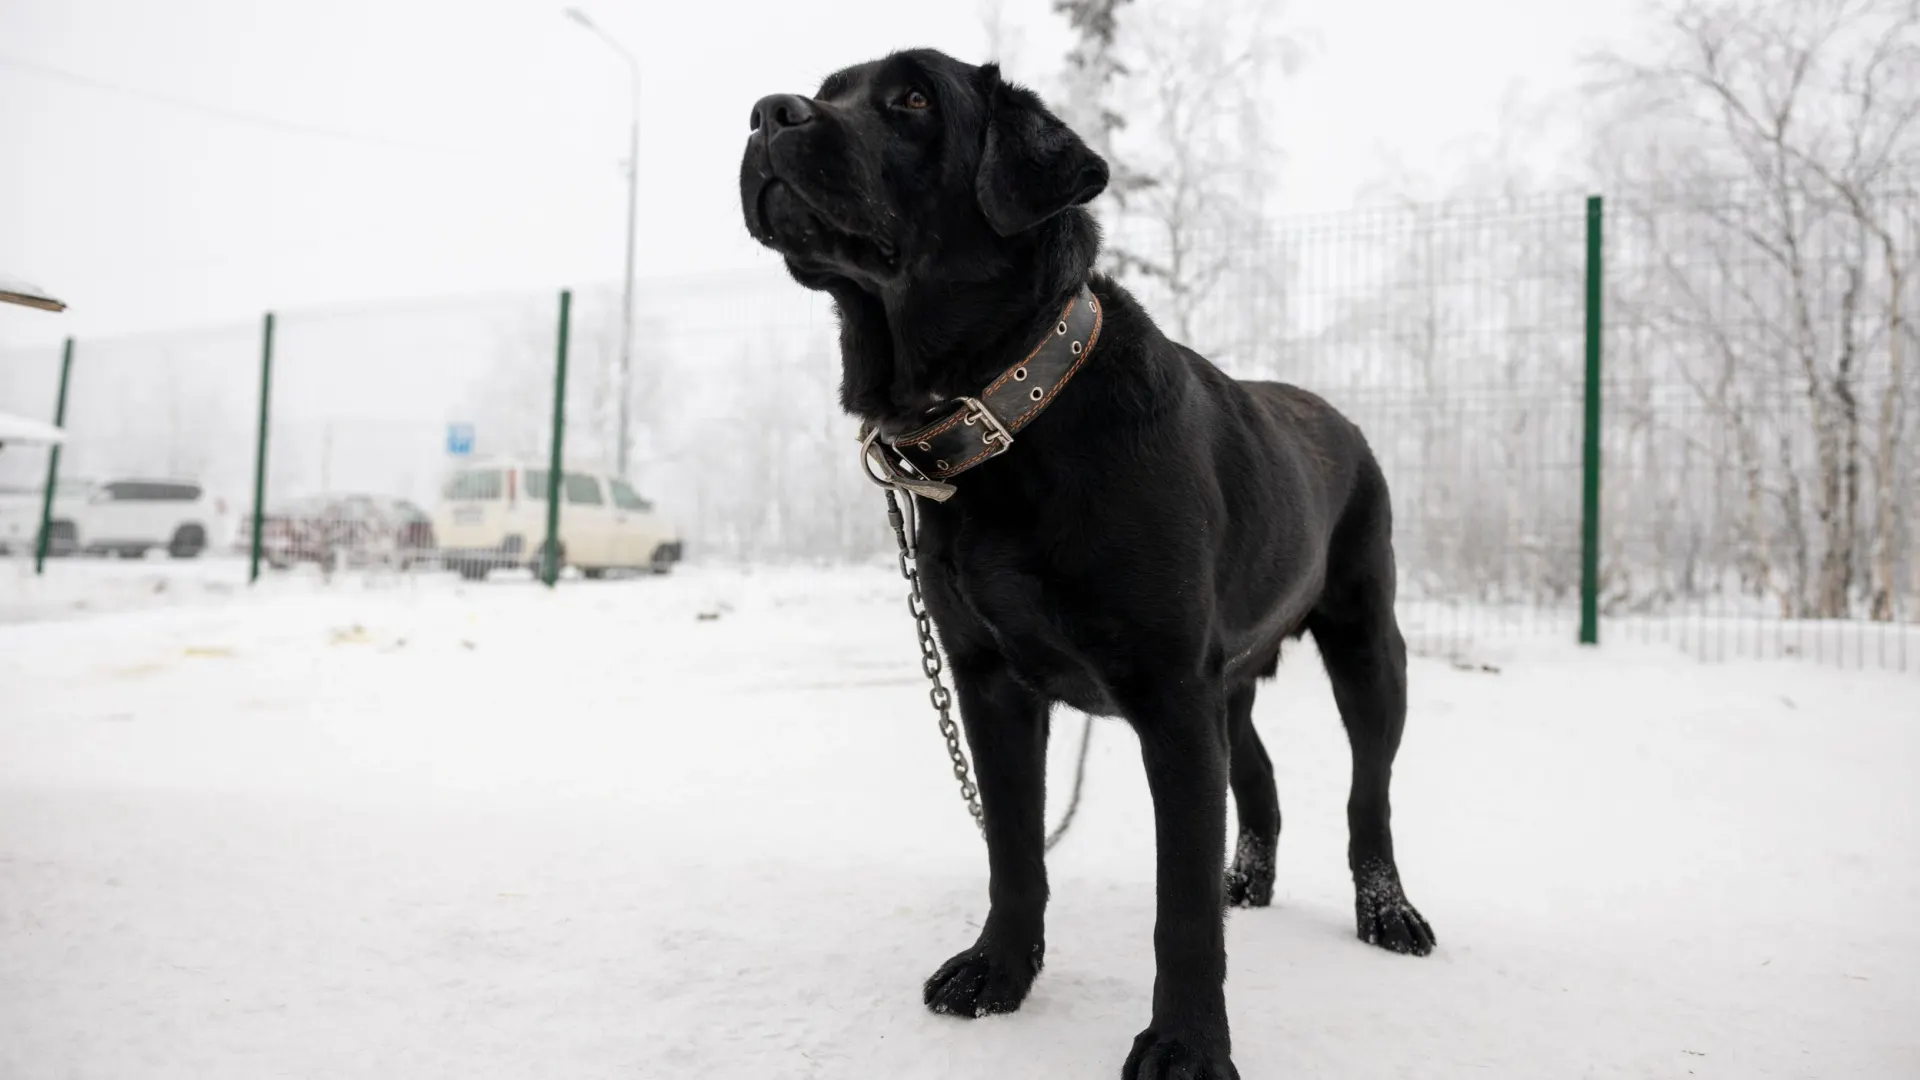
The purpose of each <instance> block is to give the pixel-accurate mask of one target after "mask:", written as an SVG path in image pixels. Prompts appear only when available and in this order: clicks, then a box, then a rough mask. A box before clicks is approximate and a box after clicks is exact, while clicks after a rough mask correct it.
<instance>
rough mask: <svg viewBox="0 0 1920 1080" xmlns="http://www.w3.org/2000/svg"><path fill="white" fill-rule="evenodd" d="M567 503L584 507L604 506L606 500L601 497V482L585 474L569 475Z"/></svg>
mask: <svg viewBox="0 0 1920 1080" xmlns="http://www.w3.org/2000/svg"><path fill="white" fill-rule="evenodd" d="M566 478H567V501H568V502H569V503H578V504H580V505H582V506H604V505H605V504H606V500H605V499H604V498H601V496H600V481H598V480H595V479H594V478H593V477H591V476H587V475H586V474H584V473H572V472H570V473H567V474H566Z"/></svg>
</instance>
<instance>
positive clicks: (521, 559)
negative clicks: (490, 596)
mask: <svg viewBox="0 0 1920 1080" xmlns="http://www.w3.org/2000/svg"><path fill="white" fill-rule="evenodd" d="M547 486H548V485H547V468H546V466H545V465H543V464H536V463H531V462H521V461H502V462H488V463H483V462H476V463H474V464H472V465H464V466H461V467H460V468H458V469H456V470H455V471H454V473H453V474H452V475H451V476H449V477H448V478H447V482H446V484H445V485H444V486H443V487H442V488H441V491H440V505H439V507H438V508H437V509H436V510H435V512H434V517H433V532H434V536H435V537H436V538H437V539H438V540H439V542H440V555H441V558H442V560H443V561H444V562H445V563H446V565H447V566H449V567H451V568H453V569H455V570H458V571H459V572H460V575H461V576H462V577H465V578H467V579H469V580H474V581H477V580H479V579H481V578H484V577H486V576H487V571H489V570H492V569H495V568H497V567H508V566H523V567H526V568H528V569H532V570H537V569H538V568H539V563H540V545H541V543H542V542H543V541H544V540H545V539H546V536H547ZM560 489H561V503H560V560H561V563H562V564H563V565H568V566H575V567H578V568H579V569H580V571H581V573H583V574H585V575H586V576H587V577H590V578H597V577H602V576H604V575H605V574H606V572H607V571H609V570H650V571H652V572H653V573H656V574H664V573H666V572H667V571H668V570H670V569H672V568H673V564H674V563H676V562H679V561H680V553H681V546H680V533H679V530H677V529H675V528H674V526H673V524H672V523H671V522H669V521H668V520H667V519H666V518H665V517H663V516H662V515H661V514H660V513H659V512H658V511H656V510H655V509H654V506H653V504H652V503H650V502H648V501H647V500H645V499H643V498H641V497H640V495H639V493H638V492H636V491H634V490H633V488H632V486H631V485H629V484H627V482H626V481H624V480H621V479H619V478H618V477H614V476H609V475H607V474H605V473H601V472H597V471H594V470H590V469H583V470H577V471H576V470H571V469H569V470H567V471H566V472H564V473H563V474H562V477H561V484H560Z"/></svg>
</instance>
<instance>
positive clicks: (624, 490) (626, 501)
mask: <svg viewBox="0 0 1920 1080" xmlns="http://www.w3.org/2000/svg"><path fill="white" fill-rule="evenodd" d="M607 487H608V488H611V489H612V491H613V505H615V506H617V507H619V508H620V509H622V510H639V511H642V512H644V511H647V510H651V509H653V504H652V503H650V502H648V501H647V500H645V499H643V498H641V497H640V494H639V493H638V492H636V491H634V490H633V488H631V487H629V486H628V485H627V482H626V481H625V480H609V481H607Z"/></svg>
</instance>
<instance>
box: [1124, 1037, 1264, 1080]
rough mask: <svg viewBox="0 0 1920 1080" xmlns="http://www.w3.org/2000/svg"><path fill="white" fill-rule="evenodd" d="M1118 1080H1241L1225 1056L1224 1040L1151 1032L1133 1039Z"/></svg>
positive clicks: (1225, 1046) (1229, 1059)
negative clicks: (1130, 1051)
mask: <svg viewBox="0 0 1920 1080" xmlns="http://www.w3.org/2000/svg"><path fill="white" fill-rule="evenodd" d="M1120 1080H1240V1070H1238V1069H1236V1068H1234V1067H1233V1061H1232V1060H1231V1058H1230V1057H1229V1055H1228V1053H1227V1038H1226V1035H1225V1034H1224V1033H1223V1034H1221V1035H1218V1036H1209V1035H1179V1034H1174V1033H1171V1032H1163V1031H1157V1030H1155V1029H1153V1028H1148V1029H1147V1030H1145V1031H1143V1032H1141V1033H1140V1034H1139V1035H1137V1036H1135V1037H1134V1040H1133V1052H1132V1053H1130V1054H1128V1055H1127V1063H1126V1065H1124V1066H1123V1067H1122V1068H1121V1069H1120Z"/></svg>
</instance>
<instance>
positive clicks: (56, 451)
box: [33, 338, 73, 574]
mask: <svg viewBox="0 0 1920 1080" xmlns="http://www.w3.org/2000/svg"><path fill="white" fill-rule="evenodd" d="M72 374H73V339H72V338H68V339H67V343H66V345H65V346H64V347H63V348H61V350H60V395H59V397H57V398H56V399H55V400H54V404H53V426H54V427H62V426H64V425H65V424H66V422H67V379H68V377H69V376H71V375H72ZM59 481H60V444H59V443H54V444H53V445H52V446H50V447H48V448H47V490H46V492H45V493H44V494H43V495H41V496H40V537H39V539H38V540H36V541H35V542H34V545H33V572H34V573H35V574H44V573H46V572H47V548H48V546H49V545H50V544H51V543H52V541H53V487H54V485H55V484H57V483H59Z"/></svg>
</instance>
